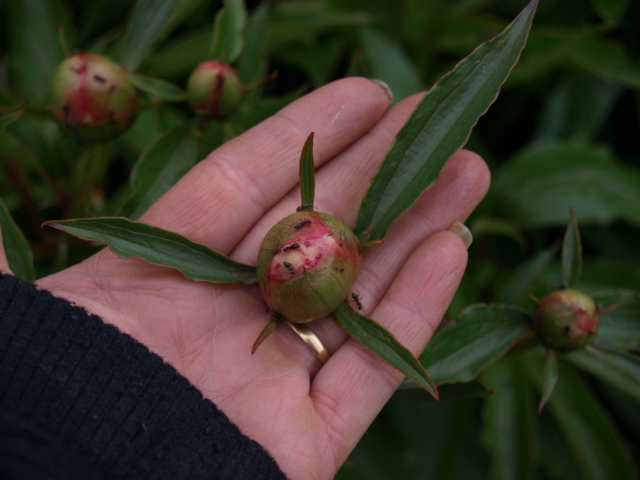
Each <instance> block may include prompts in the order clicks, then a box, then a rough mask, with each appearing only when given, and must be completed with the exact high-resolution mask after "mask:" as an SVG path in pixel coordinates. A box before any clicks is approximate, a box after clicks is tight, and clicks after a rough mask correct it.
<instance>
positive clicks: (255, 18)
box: [238, 2, 269, 96]
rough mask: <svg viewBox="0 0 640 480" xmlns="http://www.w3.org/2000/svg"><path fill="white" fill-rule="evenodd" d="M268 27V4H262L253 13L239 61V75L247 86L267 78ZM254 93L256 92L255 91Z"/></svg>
mask: <svg viewBox="0 0 640 480" xmlns="http://www.w3.org/2000/svg"><path fill="white" fill-rule="evenodd" d="M268 27H269V17H268V6H267V3H266V2H262V3H261V4H260V5H258V6H257V7H256V8H255V9H254V10H253V11H252V12H251V16H250V18H249V21H248V23H247V29H246V35H245V36H246V38H245V43H244V47H243V49H242V54H241V56H240V58H239V59H238V75H240V80H241V81H242V83H243V84H245V85H247V84H251V83H254V82H257V81H259V80H261V79H263V78H264V77H266V76H267V51H268V50H267V36H268ZM252 92H255V89H254V90H252ZM247 93H249V92H247ZM255 96H257V94H256V95H255Z"/></svg>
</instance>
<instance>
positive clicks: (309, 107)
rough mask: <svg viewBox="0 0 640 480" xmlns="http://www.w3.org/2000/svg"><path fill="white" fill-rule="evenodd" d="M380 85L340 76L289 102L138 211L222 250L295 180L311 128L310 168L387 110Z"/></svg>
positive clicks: (225, 251)
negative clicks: (312, 156) (313, 136)
mask: <svg viewBox="0 0 640 480" xmlns="http://www.w3.org/2000/svg"><path fill="white" fill-rule="evenodd" d="M388 102H389V99H388V97H387V96H386V94H385V92H384V90H383V89H382V88H380V86H379V85H378V84H376V83H374V82H372V81H370V80H367V79H364V78H347V79H343V80H339V81H336V82H333V83H331V84H329V85H327V86H324V87H322V88H320V89H318V90H316V91H314V92H312V93H310V94H308V95H305V96H304V97H303V98H301V99H299V100H297V101H295V102H293V103H292V104H290V105H289V106H287V107H285V108H284V109H283V110H281V111H280V112H278V113H277V114H276V115H274V116H273V117H271V118H269V119H268V120H266V121H264V122H262V123H261V124H259V125H258V126H256V127H254V128H252V129H251V130H249V131H247V132H246V133H244V134H242V135H240V136H239V137H237V138H235V139H233V140H232V141H230V142H228V143H226V144H224V145H223V146H221V147H220V148H218V149H217V150H215V151H214V152H212V153H211V154H210V155H209V156H208V157H207V159H206V160H204V161H203V162H200V163H199V164H198V165H197V166H196V167H195V168H193V169H192V170H191V171H190V172H189V173H188V174H187V175H185V177H183V178H182V179H181V180H180V181H179V182H178V183H177V184H176V185H175V186H174V187H173V188H172V189H171V190H170V191H169V192H168V193H167V194H165V195H164V196H163V197H162V198H161V199H160V200H158V202H156V204H155V205H154V206H153V207H152V208H151V209H150V210H149V211H148V212H147V213H146V214H145V215H144V217H143V219H142V220H143V221H145V222H149V223H152V224H154V225H157V226H160V227H162V228H167V229H171V230H174V231H177V232H179V233H181V234H183V235H185V236H187V237H189V238H191V239H192V240H194V241H196V242H200V243H204V244H206V245H208V246H210V247H211V248H214V249H215V250H218V251H220V252H223V253H227V252H229V251H230V249H231V248H232V247H233V246H235V245H236V243H237V242H238V240H239V239H240V238H242V236H243V235H244V234H245V232H246V231H247V230H249V228H251V227H252V226H253V225H254V224H255V222H256V221H257V220H258V219H259V218H260V217H261V216H262V215H263V214H264V212H265V211H266V210H268V209H269V208H270V207H271V206H272V205H273V204H274V203H275V202H277V201H278V200H279V199H280V198H281V197H282V196H283V195H285V194H286V192H288V191H289V190H290V189H291V188H293V187H294V186H295V185H296V184H297V183H298V161H299V158H300V152H301V150H302V146H303V144H304V142H305V140H306V138H307V137H308V135H309V134H310V133H311V132H314V131H315V132H320V131H321V132H322V135H319V136H318V137H319V138H318V140H317V141H316V142H315V145H314V147H315V148H314V151H315V159H316V166H319V165H322V164H323V163H325V162H327V161H328V160H330V159H331V158H332V157H334V156H335V155H337V154H338V153H339V152H341V151H342V150H343V149H345V148H347V147H348V146H349V145H350V144H351V143H353V142H354V141H356V140H357V139H358V138H359V137H360V136H361V135H363V134H364V133H365V132H367V131H368V130H369V129H370V128H371V127H372V126H373V125H375V123H376V122H377V121H378V119H379V118H380V117H381V116H382V115H383V114H384V112H385V110H386V109H387V107H388V104H389V103H388Z"/></svg>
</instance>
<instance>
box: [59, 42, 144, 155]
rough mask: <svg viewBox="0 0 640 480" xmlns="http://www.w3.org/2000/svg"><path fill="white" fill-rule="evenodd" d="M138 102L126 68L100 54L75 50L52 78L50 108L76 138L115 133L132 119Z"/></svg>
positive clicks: (95, 138) (103, 137)
mask: <svg viewBox="0 0 640 480" xmlns="http://www.w3.org/2000/svg"><path fill="white" fill-rule="evenodd" d="M138 106H139V105H138V96H137V92H136V90H135V88H134V86H133V84H132V83H131V82H130V80H129V75H128V74H127V72H125V71H124V69H123V68H122V67H120V66H119V65H118V64H116V63H115V62H113V61H111V60H109V59H108V58H105V57H103V56H101V55H95V54H91V53H77V54H75V55H73V56H71V57H69V58H67V59H66V60H65V61H64V62H62V63H61V64H60V65H59V66H58V68H57V69H56V71H55V72H54V74H53V77H52V79H51V110H52V111H53V113H54V115H55V116H56V117H57V118H58V120H59V122H60V125H61V126H62V127H63V128H64V129H66V130H68V131H69V132H70V133H71V134H72V135H73V136H74V137H76V138H77V139H79V140H85V141H97V142H99V141H104V140H109V139H111V138H114V137H116V136H117V135H119V134H120V133H122V132H123V131H125V130H126V129H127V128H128V127H129V125H131V123H132V122H133V121H134V120H135V117H136V115H137V113H138Z"/></svg>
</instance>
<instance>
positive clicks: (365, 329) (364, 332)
mask: <svg viewBox="0 0 640 480" xmlns="http://www.w3.org/2000/svg"><path fill="white" fill-rule="evenodd" d="M332 315H333V316H334V317H336V319H337V320H338V322H340V325H342V328H344V329H345V330H346V331H347V333H348V334H349V335H351V336H352V337H353V338H355V339H356V340H358V341H359V342H360V343H362V345H364V346H365V347H367V348H368V349H369V350H371V351H372V352H373V353H375V354H376V355H377V356H379V357H380V358H381V359H382V360H384V361H385V362H387V363H388V364H389V365H391V366H392V367H394V368H397V369H398V370H400V371H401V372H402V373H403V374H405V375H406V376H407V377H409V378H411V379H412V380H415V381H416V382H417V383H418V384H419V385H420V386H422V387H423V388H424V389H425V390H427V391H428V392H429V393H430V394H431V395H433V396H434V398H435V399H436V400H439V396H438V388H437V387H436V384H435V383H434V382H433V380H431V378H430V377H429V375H428V374H427V372H426V370H425V369H424V367H423V366H422V365H421V364H420V361H419V360H418V359H417V358H416V357H414V356H413V354H412V353H411V352H410V351H409V350H407V349H406V348H405V347H404V346H403V345H402V344H401V343H400V342H398V340H396V339H395V337H394V336H393V335H391V333H389V332H388V331H387V330H386V329H385V328H383V327H382V326H380V325H379V324H378V323H376V322H375V321H374V320H372V319H370V318H368V317H365V316H364V315H360V314H359V313H357V312H354V311H353V310H352V309H351V307H349V304H348V303H347V302H343V303H342V304H341V305H340V306H339V307H338V308H337V309H336V310H334V311H333V312H332Z"/></svg>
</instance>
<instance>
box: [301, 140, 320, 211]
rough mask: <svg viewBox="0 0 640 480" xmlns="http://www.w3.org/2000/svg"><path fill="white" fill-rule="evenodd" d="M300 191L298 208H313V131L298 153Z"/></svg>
mask: <svg viewBox="0 0 640 480" xmlns="http://www.w3.org/2000/svg"><path fill="white" fill-rule="evenodd" d="M300 191H301V194H302V203H301V204H300V208H301V209H304V210H313V199H314V197H315V192H316V174H315V165H314V163H313V132H311V135H309V138H307V141H306V142H305V143H304V147H302V154H301V155H300Z"/></svg>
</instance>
